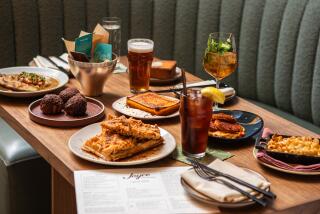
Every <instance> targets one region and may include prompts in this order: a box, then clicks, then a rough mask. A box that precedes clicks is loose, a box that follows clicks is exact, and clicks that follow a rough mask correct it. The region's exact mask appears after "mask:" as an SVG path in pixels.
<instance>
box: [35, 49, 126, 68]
mask: <svg viewBox="0 0 320 214" xmlns="http://www.w3.org/2000/svg"><path fill="white" fill-rule="evenodd" d="M49 58H50V59H51V60H52V61H53V62H55V63H56V64H57V65H58V66H61V67H63V68H64V69H65V70H67V71H68V70H69V69H70V67H69V64H68V54H67V53H63V54H62V55H60V56H59V57H55V56H49ZM33 61H34V63H35V64H36V66H37V67H41V68H52V69H58V67H57V66H55V65H54V64H53V63H51V62H50V61H49V60H47V59H46V58H45V57H43V56H39V55H38V56H36V57H34V58H33ZM125 72H127V67H126V66H125V65H124V64H122V63H120V62H118V63H117V65H116V68H115V69H114V71H113V73H125Z"/></svg>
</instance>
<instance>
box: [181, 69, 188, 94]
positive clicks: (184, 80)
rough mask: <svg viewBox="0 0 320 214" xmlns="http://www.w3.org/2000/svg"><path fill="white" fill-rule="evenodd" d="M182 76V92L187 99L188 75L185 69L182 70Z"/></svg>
mask: <svg viewBox="0 0 320 214" xmlns="http://www.w3.org/2000/svg"><path fill="white" fill-rule="evenodd" d="M181 74H182V86H183V89H182V92H183V95H184V96H186V97H187V83H186V73H185V71H184V69H181Z"/></svg>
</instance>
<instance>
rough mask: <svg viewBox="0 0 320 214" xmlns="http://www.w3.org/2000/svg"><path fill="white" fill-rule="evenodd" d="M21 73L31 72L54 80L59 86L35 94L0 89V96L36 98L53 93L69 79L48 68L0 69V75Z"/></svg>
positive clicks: (59, 72) (61, 73)
mask: <svg viewBox="0 0 320 214" xmlns="http://www.w3.org/2000/svg"><path fill="white" fill-rule="evenodd" d="M22 71H25V72H31V73H35V74H39V75H43V76H47V77H52V78H55V79H56V80H58V81H59V84H58V85H57V87H55V88H50V89H47V90H41V91H35V92H26V91H12V90H2V89H0V94H2V95H5V96H9V97H36V96H41V95H44V94H47V93H49V92H51V91H55V90H57V89H59V88H61V87H63V86H64V85H65V84H67V83H68V81H69V77H68V76H67V75H66V74H65V73H63V72H61V71H58V70H54V69H49V68H39V67H29V66H28V67H9V68H2V69H0V74H19V73H21V72H22Z"/></svg>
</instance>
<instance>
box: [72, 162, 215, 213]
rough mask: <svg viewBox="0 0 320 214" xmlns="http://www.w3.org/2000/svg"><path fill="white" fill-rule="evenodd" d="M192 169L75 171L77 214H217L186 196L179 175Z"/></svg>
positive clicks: (210, 208)
mask: <svg viewBox="0 0 320 214" xmlns="http://www.w3.org/2000/svg"><path fill="white" fill-rule="evenodd" d="M189 168H190V167H161V168H137V169H110V170H88V171H76V172H75V173H74V179H75V189H76V199H77V209H78V214H102V213H117V214H122V213H148V214H149V213H150V214H153V213H161V214H162V213H217V212H218V209H217V208H215V207H213V206H209V205H206V204H204V203H200V202H198V201H196V200H194V199H192V198H191V197H189V196H188V195H187V193H186V192H185V191H184V189H183V187H182V186H181V184H180V177H181V176H180V175H181V173H182V172H184V171H185V170H187V169H189Z"/></svg>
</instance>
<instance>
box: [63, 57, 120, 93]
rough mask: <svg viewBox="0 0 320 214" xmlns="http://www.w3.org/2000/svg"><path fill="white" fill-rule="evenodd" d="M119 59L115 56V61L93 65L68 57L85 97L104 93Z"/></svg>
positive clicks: (72, 71)
mask: <svg viewBox="0 0 320 214" xmlns="http://www.w3.org/2000/svg"><path fill="white" fill-rule="evenodd" d="M117 60H118V57H117V56H116V55H115V54H113V60H111V61H106V62H101V63H91V62H80V61H76V60H74V59H72V58H71V57H70V56H69V57H68V62H69V66H70V70H71V73H72V74H73V76H74V77H75V78H76V79H77V80H78V81H79V83H80V85H81V88H82V93H83V94H84V95H85V96H89V97H96V96H100V95H102V93H103V86H104V84H105V82H106V80H107V79H108V77H109V76H110V74H112V72H113V71H114V69H115V67H116V64H117Z"/></svg>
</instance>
